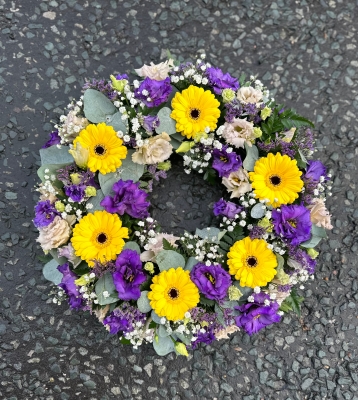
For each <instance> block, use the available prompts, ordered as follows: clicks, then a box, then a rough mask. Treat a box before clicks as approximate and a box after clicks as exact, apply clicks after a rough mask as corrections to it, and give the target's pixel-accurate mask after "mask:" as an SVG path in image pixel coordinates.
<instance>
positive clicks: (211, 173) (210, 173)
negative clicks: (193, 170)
mask: <svg viewBox="0 0 358 400" xmlns="http://www.w3.org/2000/svg"><path fill="white" fill-rule="evenodd" d="M217 176H218V175H217V173H216V171H215V169H214V168H208V169H207V170H206V172H205V174H204V180H205V181H207V182H208V183H210V184H211V185H215V184H216V183H217V180H218V179H217Z"/></svg>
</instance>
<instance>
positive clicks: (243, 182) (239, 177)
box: [222, 168, 252, 198]
mask: <svg viewBox="0 0 358 400" xmlns="http://www.w3.org/2000/svg"><path fill="white" fill-rule="evenodd" d="M222 183H223V185H225V186H226V187H227V191H228V192H232V193H231V196H230V198H233V197H241V196H242V195H243V194H245V193H247V192H249V191H251V189H252V187H251V184H250V182H249V174H248V173H247V171H246V170H245V169H243V168H240V169H239V170H237V171H235V172H231V174H230V175H229V176H228V177H227V178H223V180H222Z"/></svg>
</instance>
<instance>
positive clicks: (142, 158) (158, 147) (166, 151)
mask: <svg viewBox="0 0 358 400" xmlns="http://www.w3.org/2000/svg"><path fill="white" fill-rule="evenodd" d="M169 142H170V136H169V135H168V134H167V133H165V132H163V133H161V134H160V135H156V136H153V137H151V138H149V139H146V140H145V142H144V145H143V146H142V147H139V148H138V149H137V151H136V152H135V153H134V154H133V155H132V160H133V162H135V163H137V164H157V163H160V162H162V161H165V160H167V159H168V158H169V157H170V155H171V154H172V151H173V146H172V145H171V144H170V143H169Z"/></svg>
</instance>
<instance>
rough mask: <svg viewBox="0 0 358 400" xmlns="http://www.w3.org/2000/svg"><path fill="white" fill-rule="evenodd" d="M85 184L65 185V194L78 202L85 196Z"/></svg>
mask: <svg viewBox="0 0 358 400" xmlns="http://www.w3.org/2000/svg"><path fill="white" fill-rule="evenodd" d="M85 189H86V186H85V185H70V186H66V187H65V193H66V196H68V197H69V198H70V199H71V200H73V201H75V202H77V203H79V202H80V201H82V200H83V199H84V197H85Z"/></svg>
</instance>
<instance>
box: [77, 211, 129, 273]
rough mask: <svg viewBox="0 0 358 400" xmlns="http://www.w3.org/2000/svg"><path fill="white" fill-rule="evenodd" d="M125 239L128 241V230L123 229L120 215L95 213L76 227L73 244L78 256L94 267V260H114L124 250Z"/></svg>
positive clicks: (105, 212) (103, 212)
mask: <svg viewBox="0 0 358 400" xmlns="http://www.w3.org/2000/svg"><path fill="white" fill-rule="evenodd" d="M123 239H128V229H127V228H123V227H122V221H121V219H120V218H119V217H118V215H117V214H110V213H108V212H107V211H95V212H94V213H93V214H87V215H86V216H85V217H83V218H82V219H81V220H80V222H79V223H78V224H77V225H76V226H75V227H74V229H73V236H72V239H71V243H72V246H73V248H74V249H75V253H76V256H78V257H81V258H82V260H85V261H86V262H87V263H88V265H89V266H90V267H93V266H94V262H93V260H98V261H100V262H106V261H110V260H114V259H115V258H116V257H117V255H118V254H119V253H120V252H121V251H122V249H123V246H124V240H123Z"/></svg>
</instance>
